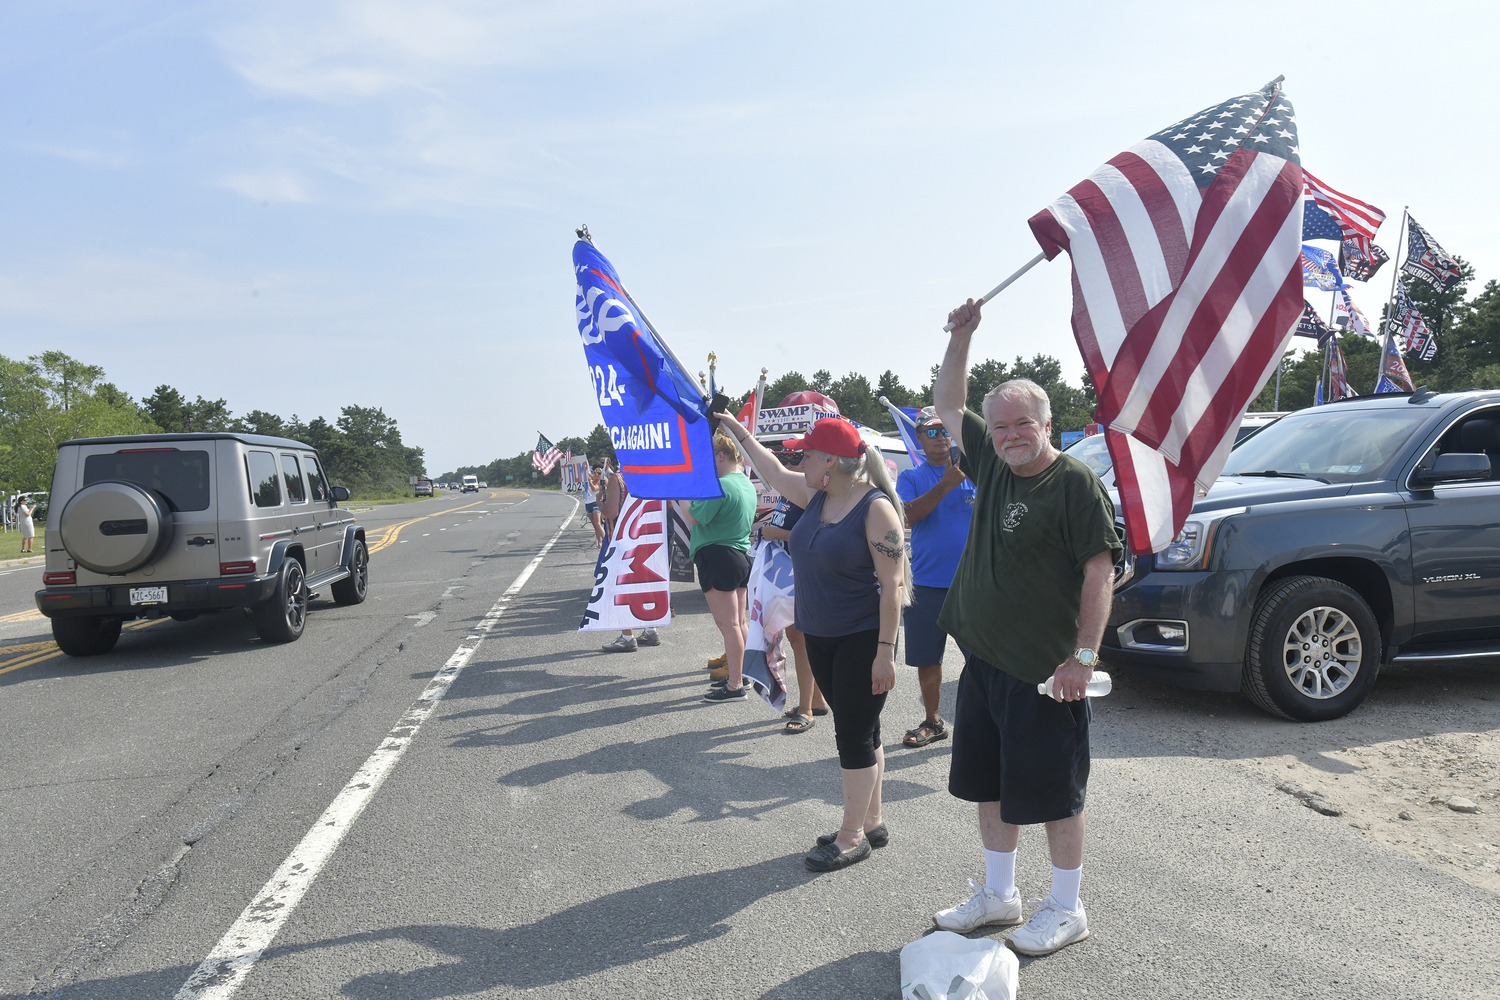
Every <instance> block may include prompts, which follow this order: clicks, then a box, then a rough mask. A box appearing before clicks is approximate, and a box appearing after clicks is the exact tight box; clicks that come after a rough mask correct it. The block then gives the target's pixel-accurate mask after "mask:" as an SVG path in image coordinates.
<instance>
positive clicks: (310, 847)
mask: <svg viewBox="0 0 1500 1000" xmlns="http://www.w3.org/2000/svg"><path fill="white" fill-rule="evenodd" d="M577 513H578V500H577V498H573V509H572V510H571V511H569V512H568V516H567V518H565V519H564V520H563V523H562V527H560V528H558V529H557V531H556V532H555V533H554V534H553V535H552V538H551V539H549V540H548V542H547V544H546V545H543V546H542V550H541V551H540V552H538V553H537V554H536V556H535V557H534V558H533V559H532V560H531V562H529V563H527V564H526V568H525V569H523V570H521V573H520V575H519V576H517V577H516V579H515V582H513V583H512V584H511V585H510V586H509V587H507V588H506V590H505V593H503V594H501V595H500V599H499V600H497V601H496V602H495V604H494V606H493V607H491V608H490V610H489V611H487V612H485V615H484V618H482V619H481V620H480V621H479V624H477V625H475V626H474V634H473V635H469V636H467V637H466V638H465V639H464V641H463V642H462V643H461V644H460V645H459V647H458V649H456V650H454V652H453V655H452V656H450V657H448V662H447V663H445V664H443V668H442V669H441V670H439V671H438V672H437V674H435V675H434V676H433V678H432V680H431V681H429V682H428V684H427V687H426V689H425V690H423V692H422V694H421V696H420V697H418V698H417V700H416V701H415V702H413V703H412V705H411V707H410V708H408V709H407V710H406V712H405V713H404V714H403V715H402V716H401V718H400V719H399V720H398V721H397V722H396V725H395V726H394V727H393V728H392V729H391V731H390V732H389V733H387V734H386V736H385V739H384V740H383V741H382V742H381V744H380V746H378V747H376V748H375V752H374V753H372V754H370V756H369V759H368V760H366V761H365V762H364V764H362V765H361V766H360V768H359V770H358V771H355V772H354V777H352V778H350V779H349V783H348V784H347V785H345V786H344V788H343V790H342V791H340V792H339V793H338V794H337V795H335V796H334V798H333V801H332V802H331V803H329V805H328V808H327V809H325V810H324V811H323V815H321V816H319V817H318V819H317V822H315V823H314V824H313V825H312V829H310V830H308V831H307V834H306V835H305V836H303V838H302V841H301V842H300V843H299V844H298V845H297V846H296V847H294V848H293V849H292V853H291V854H289V855H287V858H286V860H285V861H283V862H282V863H281V867H280V868H277V869H276V873H275V874H274V875H272V876H271V879H270V881H269V882H267V883H266V884H265V885H264V886H262V887H261V890H260V892H258V893H257V894H256V895H255V898H254V899H253V900H251V902H250V905H249V906H247V907H245V911H244V912H243V913H241V914H240V916H239V919H238V920H236V921H235V922H234V924H233V925H231V926H230V928H229V930H227V931H225V932H224V936H223V937H222V938H220V939H219V943H218V944H216V945H214V948H213V950H212V951H210V952H209V953H208V957H207V958H205V959H204V960H203V962H202V963H201V964H200V965H199V966H198V968H197V969H196V970H195V971H194V972H193V974H192V975H191V976H189V977H188V979H187V982H185V983H183V984H182V988H181V989H180V990H178V991H177V995H176V1000H224V998H227V997H230V996H232V995H233V994H234V992H235V991H236V990H238V989H239V988H240V985H241V984H242V983H243V982H244V981H245V977H246V976H248V975H249V974H250V970H251V969H253V968H254V967H255V963H256V962H258V961H260V957H261V955H262V954H264V953H265V950H266V949H267V948H269V947H270V945H271V942H272V941H273V940H274V939H275V937H276V935H277V933H278V932H279V931H280V930H281V927H282V925H283V924H285V923H286V921H287V918H288V917H290V916H291V915H292V911H294V910H296V908H297V904H298V903H300V902H301V901H302V897H303V895H304V894H305V893H306V892H307V890H308V889H309V888H311V887H312V884H313V882H314V881H316V880H317V877H318V875H319V873H320V872H322V870H323V866H324V865H325V864H326V863H327V862H328V859H329V858H330V857H332V856H333V852H334V851H335V850H337V849H338V846H339V844H340V843H341V842H342V841H343V839H344V835H345V834H347V833H348V832H349V830H350V828H352V827H353V826H354V821H355V820H357V819H358V818H359V815H360V813H362V812H364V810H365V806H367V805H369V803H370V800H371V799H372V798H374V797H375V793H376V792H378V791H380V786H381V785H383V784H384V783H385V779H386V778H387V777H388V776H389V775H390V773H391V771H392V770H393V769H394V768H395V766H396V763H397V762H398V761H400V760H401V758H402V756H403V755H404V754H405V753H406V748H407V747H409V746H411V743H412V740H414V739H415V738H416V736H417V731H418V730H420V729H421V728H422V723H424V722H426V721H427V719H428V718H429V717H430V716H431V715H432V713H433V712H434V711H436V709H437V704H438V702H440V701H442V700H443V696H444V695H446V694H447V693H448V688H449V687H451V686H452V684H453V682H454V681H455V680H457V679H458V675H459V674H460V673H462V672H463V669H464V667H466V666H468V664H469V661H470V660H471V659H473V657H474V654H475V653H476V652H477V651H478V650H479V647H480V646H481V645H483V643H484V640H485V637H486V636H487V635H488V634H489V632H490V630H491V629H493V628H494V627H495V623H496V622H498V621H499V620H500V616H501V615H502V614H504V612H505V608H506V606H507V605H508V604H509V603H510V600H511V598H513V597H515V596H516V595H517V594H519V593H520V592H521V588H522V587H524V586H526V581H528V580H530V579H531V574H532V573H534V572H536V568H537V567H538V566H540V565H541V564H542V560H543V559H544V558H546V556H547V553H548V552H549V551H551V549H552V546H553V545H554V544H556V542H557V540H558V539H559V538H561V537H562V535H563V532H564V531H565V530H566V529H567V527H568V524H569V523H570V522H571V521H572V520H573V515H574V514H577Z"/></svg>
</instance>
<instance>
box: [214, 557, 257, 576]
mask: <svg viewBox="0 0 1500 1000" xmlns="http://www.w3.org/2000/svg"><path fill="white" fill-rule="evenodd" d="M254 572H255V560H254V559H247V560H245V561H244V562H227V563H219V575H220V576H238V575H239V574H241V573H254Z"/></svg>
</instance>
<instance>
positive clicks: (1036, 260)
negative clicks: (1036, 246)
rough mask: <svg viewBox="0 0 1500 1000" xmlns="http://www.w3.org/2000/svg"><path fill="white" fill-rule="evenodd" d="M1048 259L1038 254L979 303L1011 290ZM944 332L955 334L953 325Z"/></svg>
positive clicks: (944, 329)
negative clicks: (1014, 282)
mask: <svg viewBox="0 0 1500 1000" xmlns="http://www.w3.org/2000/svg"><path fill="white" fill-rule="evenodd" d="M1046 259H1047V254H1046V253H1045V252H1043V253H1039V254H1037V255H1036V256H1035V257H1033V258H1031V259H1030V260H1028V261H1027V262H1026V263H1025V264H1023V265H1022V266H1021V269H1020V270H1019V271H1017V272H1016V273H1015V274H1012V275H1011V276H1010V277H1009V278H1006V279H1005V280H1004V281H1002V282H1000V284H998V285H996V286H995V287H994V288H991V289H990V290H989V292H987V293H986V294H985V296H984V297H983V298H981V299H980V300H979V301H980V302H981V303H984V302H989V301H990V300H991V299H993V298H994V297H995V296H996V295H999V294H1000V293H1001V292H1003V291H1005V290H1006V289H1007V288H1009V287H1010V285H1011V282H1013V281H1015V280H1016V279H1017V278H1019V277H1020V276H1021V275H1023V274H1025V273H1026V272H1027V271H1029V270H1031V269H1032V268H1033V267H1036V266H1037V265H1038V264H1040V263H1041V262H1042V261H1044V260H1046ZM943 332H944V333H951V332H953V324H952V323H949V324H947V325H946V326H944V327H943Z"/></svg>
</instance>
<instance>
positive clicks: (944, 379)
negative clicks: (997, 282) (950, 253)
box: [932, 299, 983, 455]
mask: <svg viewBox="0 0 1500 1000" xmlns="http://www.w3.org/2000/svg"><path fill="white" fill-rule="evenodd" d="M981 304H983V300H982V299H981V300H980V301H979V302H975V301H974V300H973V299H970V300H969V301H967V302H965V303H964V304H963V305H961V306H959V307H958V308H957V309H955V310H953V311H952V312H950V313H949V314H948V322H950V323H952V324H953V332H952V334H950V335H949V337H948V350H947V351H946V352H944V354H943V367H942V369H941V370H940V371H939V372H938V377H937V382H936V383H935V384H934V385H933V387H932V405H933V408H934V409H935V410H937V412H938V416H940V417H942V418H943V425H944V426H946V427H950V428H952V430H951V431H950V433H951V434H952V435H953V447H955V448H957V449H958V450H959V451H961V452H963V451H964V436H963V426H964V404H965V402H966V401H967V400H968V398H969V338H970V337H972V336H973V335H974V329H975V327H977V326H979V319H980V317H979V307H980V305H981ZM964 454H966V455H967V454H968V452H964Z"/></svg>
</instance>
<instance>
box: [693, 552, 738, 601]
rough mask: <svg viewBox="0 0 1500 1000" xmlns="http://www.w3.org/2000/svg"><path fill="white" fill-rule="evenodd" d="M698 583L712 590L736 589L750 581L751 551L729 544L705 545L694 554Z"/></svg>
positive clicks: (705, 590)
mask: <svg viewBox="0 0 1500 1000" xmlns="http://www.w3.org/2000/svg"><path fill="white" fill-rule="evenodd" d="M693 565H694V566H697V567H698V584H699V586H701V587H702V588H703V592H704V593H705V594H706V593H708V592H709V591H710V590H727V591H731V592H732V591H736V590H739V589H740V588H741V587H744V586H746V585H747V584H748V583H749V582H750V553H748V552H741V551H740V550H739V549H731V548H730V547H729V546H727V545H705V546H703V548H701V549H699V550H698V554H697V555H695V556H693Z"/></svg>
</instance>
